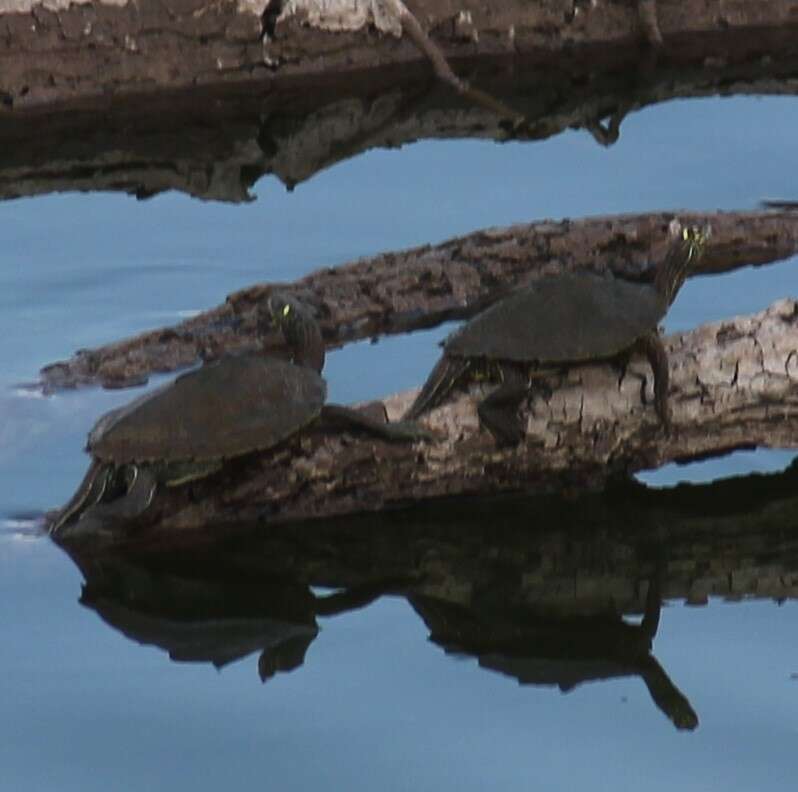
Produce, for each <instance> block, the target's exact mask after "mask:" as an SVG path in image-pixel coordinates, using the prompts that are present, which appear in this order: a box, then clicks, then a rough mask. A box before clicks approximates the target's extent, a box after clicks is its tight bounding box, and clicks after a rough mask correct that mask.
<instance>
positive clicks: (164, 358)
mask: <svg viewBox="0 0 798 792" xmlns="http://www.w3.org/2000/svg"><path fill="white" fill-rule="evenodd" d="M674 216H675V215H674V213H670V212H660V213H653V214H642V215H621V216H614V217H609V216H608V217H597V218H588V219H584V220H563V221H559V222H555V221H542V222H537V223H530V224H525V225H516V226H511V227H509V228H494V229H487V230H483V231H477V232H474V233H472V234H469V235H467V236H464V237H458V238H455V239H452V240H449V241H447V242H443V243H441V244H439V245H435V246H430V245H425V246H423V247H420V248H414V249H411V250H406V251H401V252H396V253H384V254H381V255H378V256H373V257H369V258H364V259H360V260H358V261H355V262H352V263H350V264H345V265H342V266H340V267H335V268H325V269H323V270H318V271H317V272H314V273H311V274H310V275H308V276H307V277H305V278H302V279H301V280H299V281H296V282H295V283H292V284H262V285H258V286H253V287H251V288H248V289H244V290H242V291H239V292H235V293H234V294H231V295H230V296H229V297H228V298H227V300H226V301H225V303H224V304H223V305H220V306H218V307H217V308H214V309H211V310H209V311H206V312H204V313H202V314H199V315H198V316H196V317H192V318H190V319H187V320H186V321H184V322H181V323H180V324H178V325H175V326H173V327H167V328H162V329H160V330H154V331H149V332H146V333H142V334H140V335H138V336H134V337H133V338H129V339H126V340H123V341H119V342H115V343H112V344H108V345H106V346H103V347H99V348H97V349H93V350H82V351H79V352H78V353H77V354H76V355H75V356H74V357H73V358H71V359H70V360H68V361H62V362H58V363H54V364H52V365H49V366H47V367H45V368H44V369H43V370H42V372H41V387H42V388H43V389H44V390H45V391H46V392H52V391H54V390H57V389H60V388H68V387H75V386H79V385H92V384H100V385H103V386H104V387H124V386H128V385H133V384H140V383H142V382H145V381H146V379H147V377H148V376H149V375H150V374H151V373H153V372H163V371H173V370H176V369H178V368H181V367H185V366H189V365H191V364H193V363H195V362H196V361H197V360H198V359H200V358H204V359H208V358H213V357H217V356H220V355H222V354H225V353H227V352H235V351H240V350H245V349H246V350H251V349H258V348H260V347H261V345H265V346H266V347H267V348H271V349H276V348H277V347H278V346H279V341H278V339H277V337H276V335H274V334H272V335H271V336H268V337H262V336H260V335H259V334H258V322H257V314H258V310H259V309H260V308H261V307H262V306H263V305H264V303H265V301H266V300H267V298H268V295H269V294H270V293H271V292H272V290H273V289H275V288H280V289H284V290H288V291H290V292H291V293H293V294H295V295H296V296H298V297H299V298H301V299H302V300H303V301H304V302H306V303H308V304H309V305H311V306H312V307H313V308H314V309H315V311H316V313H317V317H318V319H319V322H320V324H321V327H322V332H323V334H324V338H325V341H326V342H327V345H328V347H336V346H340V345H342V344H345V343H348V342H350V341H355V340H358V339H363V338H369V337H377V336H380V335H385V334H395V333H403V332H408V331H411V330H417V329H422V328H427V327H433V326H435V325H437V324H440V323H441V322H444V321H447V320H450V319H458V318H459V319H462V318H468V317H470V316H473V315H474V314H475V313H477V312H478V311H479V310H481V309H482V308H484V307H485V306H486V305H487V304H488V303H489V302H490V301H491V300H494V299H496V298H497V297H498V296H499V295H501V294H502V293H504V292H505V291H506V290H507V289H511V288H515V287H517V286H519V285H521V284H523V283H525V282H527V281H528V280H529V279H531V278H534V277H537V276H540V275H547V274H552V273H557V272H564V271H579V270H590V271H594V272H612V273H613V274H615V275H617V276H621V277H627V278H630V279H645V278H646V277H647V276H650V274H651V273H650V267H651V264H652V262H656V261H657V260H659V257H661V256H662V255H663V251H664V249H665V247H666V245H667V240H668V226H669V224H670V222H671V221H672V220H673V218H674ZM678 217H679V218H680V219H681V220H682V222H684V223H699V224H705V223H709V224H711V226H712V237H711V240H710V243H709V245H708V248H707V252H706V255H705V256H704V259H703V261H702V263H701V266H700V270H699V271H700V272H701V273H714V272H722V271H727V270H730V269H734V268H736V267H740V266H746V265H761V264H765V263H768V262H771V261H777V260H780V259H784V258H787V257H789V256H791V255H793V254H794V253H795V252H796V251H798V213H796V212H790V211H773V212H730V213H712V214H706V213H693V212H680V213H679V214H678Z"/></svg>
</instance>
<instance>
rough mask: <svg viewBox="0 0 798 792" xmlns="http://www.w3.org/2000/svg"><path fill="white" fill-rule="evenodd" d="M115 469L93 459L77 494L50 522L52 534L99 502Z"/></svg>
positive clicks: (76, 491)
mask: <svg viewBox="0 0 798 792" xmlns="http://www.w3.org/2000/svg"><path fill="white" fill-rule="evenodd" d="M112 475H113V470H112V467H111V466H110V465H108V464H107V463H106V462H100V461H99V460H98V459H92V462H91V464H90V465H89V469H88V470H87V471H86V475H85V476H84V477H83V481H81V482H80V484H79V486H78V488H77V490H75V494H74V495H73V496H72V497H71V498H70V499H69V502H68V503H67V504H66V506H64V508H63V509H61V511H59V512H58V513H57V514H56V515H55V517H54V518H53V520H52V522H51V523H50V528H49V531H50V533H51V534H55V533H57V532H58V531H59V530H60V529H61V528H62V527H63V526H64V525H66V524H67V523H69V522H71V521H72V520H73V519H78V518H79V517H80V514H81V513H82V512H83V511H85V510H86V509H87V508H89V507H91V506H94V505H95V504H97V503H99V502H100V501H101V500H102V498H103V495H104V494H105V492H106V490H107V489H108V486H109V484H110V481H111V478H112Z"/></svg>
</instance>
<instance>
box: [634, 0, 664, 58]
mask: <svg viewBox="0 0 798 792" xmlns="http://www.w3.org/2000/svg"><path fill="white" fill-rule="evenodd" d="M637 17H638V19H639V20H640V27H641V28H643V33H644V34H645V37H646V40H647V41H648V43H649V44H650V45H651V46H652V47H657V48H659V47H662V45H663V41H662V33H661V31H660V29H659V22H657V0H637Z"/></svg>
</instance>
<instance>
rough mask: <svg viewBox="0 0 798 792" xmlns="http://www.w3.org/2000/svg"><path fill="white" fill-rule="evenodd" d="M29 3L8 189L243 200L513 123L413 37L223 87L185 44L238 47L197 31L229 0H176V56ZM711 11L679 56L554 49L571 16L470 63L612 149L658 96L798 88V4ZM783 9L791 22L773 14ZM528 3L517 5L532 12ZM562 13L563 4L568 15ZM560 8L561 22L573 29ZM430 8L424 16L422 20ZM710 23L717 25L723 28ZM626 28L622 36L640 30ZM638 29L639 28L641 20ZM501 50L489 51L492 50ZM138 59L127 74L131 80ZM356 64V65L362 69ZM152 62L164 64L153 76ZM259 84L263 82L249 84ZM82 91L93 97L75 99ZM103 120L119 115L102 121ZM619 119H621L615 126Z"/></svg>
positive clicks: (86, 10)
mask: <svg viewBox="0 0 798 792" xmlns="http://www.w3.org/2000/svg"><path fill="white" fill-rule="evenodd" d="M6 5H8V4H6ZM15 5H19V4H18V3H17V4H15ZM28 5H29V6H30V7H31V8H32V9H35V8H37V7H38V8H39V10H38V11H36V10H30V11H28V12H26V13H25V14H22V15H19V16H21V19H22V21H19V20H18V21H16V22H12V21H10V19H11V17H12V16H13V15H11V14H10V12H9V13H7V14H6V15H3V14H2V13H0V31H2V30H4V29H7V30H8V31H12V30H13V31H17V30H19V31H21V32H19V33H16V32H14V33H12V32H9V33H8V35H7V36H6V37H5V39H3V37H1V36H0V90H2V92H3V93H2V94H0V96H4V97H5V100H4V101H5V104H4V105H3V104H1V103H0V197H6V198H8V197H16V196H20V195H35V194H40V193H45V192H49V191H54V190H68V189H72V190H88V189H106V190H125V191H128V192H131V193H134V194H136V195H138V196H141V197H144V196H149V195H152V194H154V193H157V192H160V191H162V190H166V189H177V190H183V191H185V192H187V193H189V194H191V195H196V196H199V197H203V198H210V199H215V200H232V201H241V200H246V199H247V196H248V188H249V186H250V185H251V184H252V183H253V182H254V181H255V180H256V179H257V178H258V177H259V176H260V175H262V174H264V173H274V174H275V175H277V176H278V177H279V178H280V179H282V180H283V181H284V182H285V184H287V185H289V186H292V185H294V184H297V183H299V182H301V181H303V180H304V179H307V178H309V177H310V176H312V175H313V174H314V173H316V172H317V171H318V170H319V169H321V168H324V167H328V166H329V165H330V164H332V163H334V162H336V161H338V160H340V159H343V158H346V157H349V156H353V155H354V154H357V153H358V152H360V151H363V150H365V149H368V148H370V147H374V146H386V145H397V144H401V143H404V142H409V141H412V140H417V139H419V138H424V137H483V138H493V139H504V138H506V137H507V135H508V129H507V127H506V125H505V124H504V119H502V118H501V117H500V116H498V115H497V114H496V113H495V112H492V111H490V110H486V109H483V108H482V107H480V106H478V105H475V104H474V103H471V102H466V101H463V100H462V99H460V98H458V97H457V96H456V95H455V94H454V92H452V91H451V90H449V89H444V88H442V87H441V86H440V85H437V86H436V85H432V84H431V82H430V77H431V73H430V68H429V66H428V64H426V63H425V62H424V61H423V60H420V59H419V58H420V57H421V56H420V55H419V54H418V53H417V52H414V50H413V49H412V47H411V45H409V44H407V43H405V42H402V44H401V47H400V46H399V43H398V42H396V40H395V39H393V38H392V37H391V36H385V35H383V34H379V33H372V34H368V33H366V32H364V31H361V32H358V33H349V34H342V33H324V34H318V37H320V38H319V42H320V43H319V46H322V45H323V44H324V42H325V41H327V40H328V39H329V40H330V42H339V41H340V40H341V36H344V37H346V36H349V37H350V38H351V37H353V36H354V37H356V38H357V37H360V38H362V39H363V45H362V46H361V47H360V49H359V50H358V52H360V53H361V54H362V55H363V57H365V58H366V60H365V61H361V62H360V63H358V62H357V61H356V60H354V61H352V62H349V61H347V62H346V63H345V64H342V63H339V62H337V61H336V62H333V61H331V60H329V59H327V60H323V64H324V66H325V68H323V69H321V68H319V67H318V66H317V67H314V68H312V69H309V71H310V72H312V75H309V74H308V73H307V72H308V69H307V68H306V67H307V66H308V61H307V60H303V61H301V62H297V63H294V62H293V61H292V62H291V63H290V64H289V63H286V64H285V65H284V66H281V67H279V68H278V67H274V68H272V69H270V70H269V71H268V72H266V71H265V70H264V69H254V70H253V71H252V72H251V73H250V72H247V73H246V74H243V75H238V77H237V78H236V80H235V84H233V83H231V82H230V80H231V79H232V78H231V76H230V74H228V73H227V72H226V71H224V70H222V71H221V72H218V73H217V72H216V71H215V67H214V68H213V69H212V70H211V71H212V72H213V73H212V74H209V75H205V76H206V77H207V78H208V80H210V83H209V85H207V86H205V87H202V88H200V87H199V86H198V85H197V84H196V83H198V82H203V84H204V80H202V79H201V77H202V74H197V75H195V78H191V77H190V75H191V72H192V69H201V68H204V67H201V66H200V65H199V61H198V60H197V58H200V56H199V55H197V56H196V57H193V58H192V57H191V56H190V55H189V54H187V53H185V52H184V49H186V48H188V49H189V51H191V47H192V46H193V47H195V48H199V51H200V55H201V58H200V60H202V58H205V57H206V56H207V57H210V56H212V55H213V53H214V51H215V50H216V49H217V48H218V47H223V48H226V47H228V44H227V43H225V39H224V37H223V36H222V38H221V39H219V38H218V37H217V38H213V37H211V36H208V35H206V34H197V33H196V32H192V31H193V30H194V28H192V27H191V25H193V26H194V27H196V26H197V25H199V24H200V22H198V21H197V20H202V24H209V21H208V20H212V19H217V21H218V14H220V13H222V11H223V10H224V8H226V7H227V6H225V5H224V3H222V4H216V5H215V6H211V5H208V6H207V7H206V6H203V7H199V5H197V4H195V5H197V8H196V9H195V10H193V11H191V13H189V11H187V10H186V9H185V8H184V9H183V10H182V11H181V8H183V6H182V5H180V4H179V3H178V4H174V5H175V8H174V9H172V10H171V11H170V12H169V13H170V14H171V16H169V17H168V18H169V25H168V26H167V30H172V27H174V26H178V27H179V25H180V24H182V23H181V20H183V19H184V18H189V19H190V20H191V22H190V24H189V23H186V24H188V25H189V27H188V29H187V31H186V32H185V33H181V34H180V35H177V34H176V33H172V34H169V35H171V36H172V38H171V39H170V40H171V41H172V44H173V46H172V47H171V49H168V51H163V50H161V49H158V48H157V47H155V45H154V44H153V43H152V42H150V43H149V44H148V45H147V46H146V47H144V48H140V49H139V51H137V52H130V51H128V50H124V47H123V45H122V44H120V41H121V40H122V39H123V38H124V37H123V35H122V33H121V32H119V31H117V32H116V33H113V31H112V30H111V29H110V28H109V29H106V28H107V27H108V25H109V24H110V23H109V22H108V20H107V19H106V16H102V15H101V16H102V20H103V21H102V22H100V21H98V18H97V11H96V10H95V8H94V6H93V5H92V4H91V3H83V4H72V5H69V6H68V7H67V4H66V3H58V2H57V1H56V0H52V1H51V2H50V1H49V0H48V2H46V3H41V4H40V6H34V5H31V4H28ZM183 5H185V3H184V4H183ZM459 5H463V4H462V3H460V4H459ZM660 5H661V6H662V8H661V12H662V16H663V24H665V26H666V29H667V26H668V25H669V24H671V22H674V16H673V14H672V13H671V12H669V11H668V5H669V4H668V3H667V2H666V3H660ZM698 5H700V4H698V3H694V2H692V3H688V4H682V6H684V7H685V8H686V7H688V6H689V8H690V9H691V10H690V11H685V13H684V18H685V19H689V20H693V21H695V20H698V19H701V18H702V15H704V17H706V18H705V19H704V20H703V22H702V23H701V24H702V25H704V27H702V28H700V29H698V28H692V27H691V28H690V30H689V31H688V30H687V29H685V30H683V31H681V32H679V33H678V34H676V33H675V32H674V31H673V30H671V31H670V32H669V33H668V35H667V37H666V38H667V42H668V47H667V48H666V53H667V57H659V58H650V57H649V58H648V59H645V58H643V59H642V60H641V53H642V54H645V52H646V50H645V49H643V50H641V49H640V47H639V46H638V42H637V40H635V39H634V38H633V37H628V36H627V38H626V39H621V40H618V39H616V38H612V37H606V36H605V37H603V38H602V37H599V38H597V39H595V40H593V39H586V40H584V41H581V40H580V44H584V46H581V45H580V46H571V45H570V44H569V45H568V46H565V44H563V43H562V42H561V44H560V45H559V46H555V44H556V41H557V38H556V37H557V35H564V34H562V33H558V32H557V31H558V28H557V27H556V25H555V26H554V27H552V28H551V33H550V35H549V39H551V42H550V44H549V45H547V46H548V48H545V47H544V48H538V49H534V48H533V50H532V51H531V52H527V51H525V50H517V51H516V50H515V49H513V54H512V56H510V55H505V56H498V57H485V56H484V54H481V55H480V56H479V57H471V58H470V59H468V60H466V61H458V63H457V64H456V67H457V70H458V72H460V73H461V74H462V75H464V76H467V77H468V79H469V81H470V82H471V83H472V84H473V85H474V86H478V87H479V88H481V89H483V90H484V91H485V92H487V93H489V94H490V95H491V96H495V97H496V98H498V99H499V100H500V101H501V102H503V103H504V104H505V105H507V106H509V107H511V108H513V110H514V111H515V112H517V113H519V114H522V115H523V116H524V118H525V119H526V127H525V129H524V130H523V135H522V136H524V137H529V138H533V139H538V138H542V137H548V136H550V135H553V134H556V133H558V132H560V131H562V130H565V129H568V128H571V127H582V128H586V129H587V130H589V131H590V133H591V134H593V135H594V136H595V137H596V139H597V140H598V141H600V142H601V143H611V142H613V141H614V140H615V139H616V138H617V136H618V133H619V127H620V122H621V120H622V119H623V117H624V115H625V114H627V113H629V112H631V111H633V110H635V109H637V108H640V107H644V106H647V105H650V104H653V103H656V102H662V101H667V100H669V99H672V98H676V97H695V96H706V95H710V94H738V93H757V94H793V93H795V86H796V82H795V75H796V74H798V45H796V40H797V37H796V28H795V27H794V22H793V23H792V24H793V27H791V26H790V23H785V24H784V25H781V24H780V23H781V22H784V21H785V19H787V18H788V17H789V13H788V12H789V7H790V4H789V3H788V4H784V3H780V4H775V3H773V4H771V3H757V4H753V3H747V4H742V5H741V6H740V7H739V8H737V9H735V12H734V14H728V13H727V16H729V17H730V20H731V21H730V23H729V24H724V23H723V22H722V21H721V20H722V19H723V13H722V12H723V8H720V13H719V14H718V16H717V17H713V16H712V15H711V14H709V15H708V7H707V8H704V7H703V5H702V6H701V7H700V8H694V7H693V6H698ZM714 5H715V6H724V5H726V6H729V4H721V3H717V4H714ZM777 6H778V11H777V12H774V13H776V16H775V17H773V18H769V17H768V14H769V13H770V12H771V11H773V10H774V9H776V8H777ZM0 7H1V6H0ZM232 7H233V6H232V5H230V8H232ZM552 7H553V6H552V4H551V3H549V4H545V3H526V4H524V8H525V9H526V10H527V12H529V13H532V12H534V13H537V14H540V13H542V11H541V10H540V9H546V8H549V9H551V8H552ZM186 8H189V6H186ZM190 8H194V6H190ZM502 8H504V6H502ZM508 8H509V6H508ZM519 8H520V6H518V4H516V5H515V9H516V11H517V10H518V9H519ZM103 9H104V12H103V13H105V12H106V11H107V12H108V13H118V14H122V15H126V17H125V18H127V17H130V18H131V19H138V18H139V17H140V16H141V15H142V14H143V15H144V16H145V17H147V18H149V17H153V19H154V16H153V15H157V14H161V15H162V16H163V17H164V18H166V16H168V14H167V11H168V10H169V9H170V4H169V3H162V2H160V1H159V2H157V4H156V5H154V6H153V7H152V8H149V10H147V9H148V6H147V2H146V0H145V1H144V2H141V3H138V4H132V3H131V4H129V5H127V6H121V7H118V6H110V5H108V6H103ZM535 9H537V10H536V11H535ZM577 9H578V13H576V16H575V17H574V19H576V18H580V19H581V17H584V16H585V15H589V16H591V17H592V18H595V19H600V18H601V17H602V15H604V14H607V15H609V18H610V19H611V20H612V24H615V23H616V22H619V20H620V18H621V17H623V19H625V20H627V22H625V23H624V24H628V25H631V23H632V13H631V12H632V10H633V9H632V3H631V2H629V3H628V5H625V4H623V3H618V4H612V5H611V4H608V3H601V4H598V5H596V6H595V7H594V8H593V7H591V8H589V9H587V8H582V7H581V6H577ZM785 9H786V11H785ZM716 10H717V9H716ZM726 10H727V11H728V8H727V9H726ZM447 13H448V12H447ZM502 13H504V12H503V11H502V12H499V11H497V12H496V14H498V15H501V14H502ZM72 14H75V15H78V16H79V17H80V19H82V20H83V27H84V28H85V29H90V34H87V36H86V40H85V41H84V38H83V37H82V36H77V34H76V36H77V37H75V38H69V37H67V38H63V36H62V34H61V33H59V32H58V25H59V24H60V25H61V26H62V27H63V25H64V24H66V23H65V22H63V20H66V19H67V18H68V17H69V16H70V15H72ZM669 14H670V21H668V17H669ZM785 14H787V16H786V17H785V16H784V15H785ZM214 15H216V16H214ZM556 17H557V14H553V16H552V19H555V18H556ZM561 17H562V19H561V22H560V27H561V28H565V27H568V25H572V23H566V21H565V16H564V15H562V14H561ZM84 18H85V19H84ZM427 18H428V17H427V15H425V14H422V19H424V20H426V19H427ZM453 18H454V19H456V18H457V17H453ZM681 18H682V17H680V19H681ZM59 20H61V21H59ZM472 20H473V17H472ZM286 24H288V23H287V22H286ZM453 24H454V23H453ZM573 24H575V22H574V23H573ZM579 24H581V22H580V23H579ZM591 24H592V23H591ZM680 24H681V23H680ZM48 25H49V26H50V27H52V28H53V29H52V30H50V29H49V28H48V27H47V26H48ZM103 26H105V27H103ZM169 26H172V27H169ZM710 26H714V32H709V28H710ZM534 27H535V25H532V28H534ZM31 28H35V30H33V29H31ZM47 30H49V33H48V32H46V31H47ZM147 30H148V31H149V33H147V34H146V35H144V34H142V40H144V41H147V40H148V36H151V37H152V36H154V37H155V38H156V39H157V40H159V41H160V40H162V39H164V36H166V38H167V39H168V38H169V36H167V35H166V34H165V33H163V32H162V34H161V36H160V38H159V37H158V36H157V35H156V31H157V30H158V23H157V21H151V22H150V23H148V25H147ZM541 30H543V29H542V28H541ZM617 30H618V32H619V35H620V34H621V31H623V30H624V28H623V26H621V27H619V28H617ZM91 31H94V33H91ZM97 31H101V32H100V33H98V32H97ZM102 31H105V32H102ZM305 31H306V28H304V27H299V28H298V29H297V30H295V31H292V32H291V33H290V36H289V34H288V33H286V35H285V36H284V37H283V38H280V39H277V40H275V42H274V43H275V46H276V45H277V43H279V44H280V46H286V47H289V46H292V42H294V43H295V44H296V46H299V47H300V48H301V46H303V45H302V44H301V41H303V40H304V39H303V36H305ZM453 31H454V27H453V26H447V25H438V26H437V27H435V28H434V30H433V31H432V33H433V36H434V38H435V39H436V41H439V42H440V43H442V44H444V45H445V44H446V42H447V41H449V42H452V47H453V48H454V51H455V52H460V51H461V50H462V48H463V47H466V51H468V52H473V53H476V54H479V53H482V49H484V45H485V41H486V38H485V35H482V36H480V41H479V42H478V43H477V44H473V43H472V44H471V45H468V44H467V42H466V43H465V44H464V43H463V37H462V36H460V37H459V38H458V36H457V35H456V34H455V32H453ZM690 31H691V32H690ZM666 32H667V31H666ZM628 33H629V36H631V27H629V29H628ZM95 34H96V35H97V36H100V37H101V38H102V42H103V43H102V46H101V45H100V44H99V43H97V42H95V41H93V40H92V35H95ZM28 35H31V36H34V35H37V36H43V37H45V38H46V40H47V41H48V46H47V48H45V49H44V50H41V51H40V50H38V49H37V50H33V51H32V52H31V53H30V56H29V57H26V56H25V55H24V54H22V53H21V52H19V51H17V50H18V49H19V48H20V47H22V44H21V41H22V39H23V38H25V36H28ZM203 35H205V36H206V43H205V44H202V43H201V42H202V36H203ZM542 35H543V33H541V36H542ZM197 36H199V39H197ZM296 36H299V39H297V38H296ZM20 37H21V38H20ZM120 37H122V38H120ZM316 38H317V37H315V36H314V37H313V41H316ZM383 40H385V41H384V42H383ZM198 41H199V43H197V42H198ZM57 42H60V45H57ZM297 42H300V43H297ZM306 43H307V42H306ZM381 43H385V44H386V45H390V47H391V48H392V49H391V54H392V55H391V57H388V58H380V62H384V63H386V64H391V65H388V66H383V67H380V68H375V67H373V60H374V57H373V56H370V55H369V53H370V52H371V51H372V50H373V51H374V52H379V51H380V46H381ZM258 45H260V43H259V42H258ZM324 46H327V45H324ZM115 47H122V48H123V54H121V55H118V56H115V55H114V51H115V49H114V48H115ZM370 48H371V49H370ZM397 48H398V49H397ZM481 48H482V49H481ZM246 49H247V47H244V48H243V50H242V51H244V50H246ZM494 49H495V47H488V51H491V52H492V51H493V50H494ZM343 51H346V47H344V50H343ZM402 53H405V54H404V55H402V58H405V57H411V56H412V57H414V58H415V60H413V61H412V62H406V61H405V60H398V61H397V60H396V59H395V58H393V55H397V56H398V55H400V54H402ZM224 57H227V55H225V56H224ZM309 57H310V54H309ZM320 57H321V56H320ZM169 58H173V59H177V65H176V66H175V67H174V70H172V69H171V68H169V63H168V61H169ZM163 59H165V60H163ZM61 61H63V63H61ZM105 61H109V62H108V63H106V62H105ZM77 63H82V64H84V66H85V67H86V69H87V74H86V75H84V76H83V77H82V78H80V79H79V78H78V77H73V78H72V79H69V77H68V75H69V74H70V70H72V71H75V70H76V69H77V71H78V72H79V71H80V69H79V68H78V66H77V65H76V64H77ZM59 64H60V67H59V68H56V67H57V66H58V65H59ZM123 64H124V68H125V69H126V70H127V71H126V72H125V74H126V77H125V79H122V77H120V76H119V74H118V72H119V70H120V69H121V68H122V66H123ZM303 64H304V66H303ZM370 64H371V67H370ZM355 67H357V71H350V70H351V69H352V68H355ZM137 69H138V70H139V71H140V72H141V74H140V75H139V78H137V77H136V74H137V73H138V72H137ZM303 69H304V71H303ZM340 69H345V70H346V72H345V73H342V72H341V71H340ZM147 70H153V71H154V72H155V74H154V76H152V77H150V78H147V81H146V82H142V80H144V77H143V76H142V75H145V74H146V73H147ZM261 71H262V72H263V74H262V79H261V78H260V77H259V76H258V75H260V74H261ZM233 73H234V74H237V72H236V71H235V70H233ZM245 78H246V79H247V80H248V81H247V82H243V83H242V82H241V80H242V79H245ZM98 80H99V81H107V84H106V82H102V83H101V84H98V82H97V81H98ZM137 80H138V82H137ZM98 85H99V87H98ZM188 85H191V86H192V87H191V88H186V86H188ZM181 86H183V88H182V89H181ZM214 86H215V87H214ZM100 89H101V90H100ZM145 89H146V91H147V92H146V93H143V94H142V91H145ZM98 92H99V95H97V96H94V98H92V99H89V98H88V97H89V96H91V95H94V94H98ZM78 96H80V97H84V96H85V97H86V98H82V99H81V100H80V101H79V102H76V101H71V102H67V104H64V101H66V100H68V99H69V98H70V97H78ZM122 96H124V97H126V99H125V100H124V101H122V98H121V97H122ZM98 117H102V119H103V123H102V124H98V123H97V119H98ZM602 119H608V120H606V121H605V122H604V123H601V121H602ZM516 133H517V134H518V130H516Z"/></svg>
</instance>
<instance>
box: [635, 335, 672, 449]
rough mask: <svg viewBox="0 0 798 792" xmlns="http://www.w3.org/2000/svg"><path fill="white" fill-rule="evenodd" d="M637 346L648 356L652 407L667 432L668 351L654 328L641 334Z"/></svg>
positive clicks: (668, 407)
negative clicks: (652, 387) (652, 391)
mask: <svg viewBox="0 0 798 792" xmlns="http://www.w3.org/2000/svg"><path fill="white" fill-rule="evenodd" d="M637 348H638V349H639V350H640V351H641V352H642V353H643V354H644V355H645V356H646V357H647V358H648V362H649V364H650V365H651V370H652V371H653V373H654V408H655V409H656V411H657V415H658V416H659V419H660V421H661V423H662V428H663V429H664V430H665V433H666V434H669V433H670V431H671V428H672V424H671V410H670V405H669V404H668V387H669V384H670V376H669V374H668V353H667V352H666V351H665V347H664V346H663V344H662V339H661V338H660V336H659V333H658V332H657V331H656V330H652V332H650V333H649V334H648V335H645V336H643V337H642V338H641V339H640V340H639V341H638V342H637Z"/></svg>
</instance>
